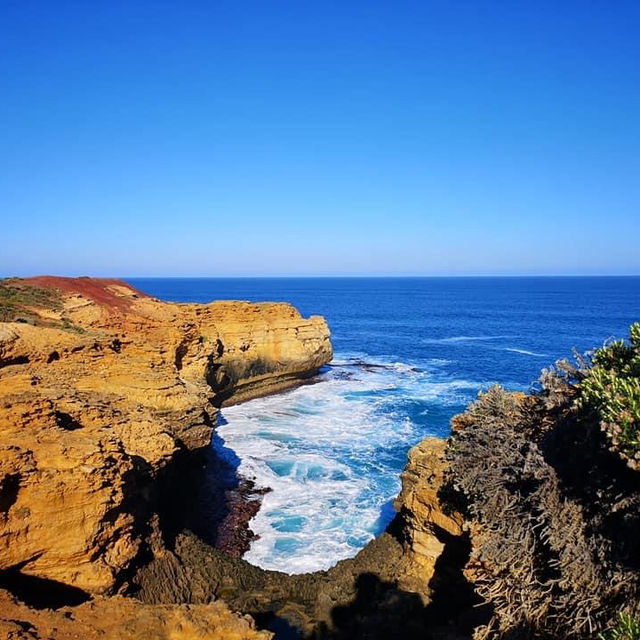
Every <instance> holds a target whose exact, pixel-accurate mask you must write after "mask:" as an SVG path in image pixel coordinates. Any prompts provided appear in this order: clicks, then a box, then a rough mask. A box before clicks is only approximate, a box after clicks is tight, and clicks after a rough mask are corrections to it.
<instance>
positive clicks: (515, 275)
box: [0, 273, 640, 280]
mask: <svg viewBox="0 0 640 640" xmlns="http://www.w3.org/2000/svg"><path fill="white" fill-rule="evenodd" d="M40 276H54V277H62V278H117V279H121V280H127V279H141V280H154V279H155V280H225V279H226V280H242V279H246V280H257V279H264V280H267V279H274V280H275V279H281V280H287V279H291V280H293V279H298V280H300V279H321V278H324V279H327V278H335V279H358V280H366V279H371V280H373V279H421V278H422V279H426V278H432V279H437V278H441V279H446V278H449V279H453V278H459V279H463V278H638V277H640V273H604V274H593V273H540V274H537V273H509V274H505V273H500V274H495V273H494V274H491V273H489V274H481V273H480V274H305V275H297V274H287V275H282V274H274V275H264V274H263V275H114V274H103V275H90V276H89V275H86V274H81V275H66V274H65V275H62V274H59V273H56V274H53V273H39V274H33V275H28V276H27V275H22V276H16V275H2V276H0V279H2V280H4V279H8V278H24V279H26V278H36V277H40Z"/></svg>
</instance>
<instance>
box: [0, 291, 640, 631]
mask: <svg viewBox="0 0 640 640" xmlns="http://www.w3.org/2000/svg"><path fill="white" fill-rule="evenodd" d="M0 318H1V319H2V322H0V632H4V633H5V634H6V636H7V637H8V638H32V639H33V638H42V639H44V638H56V639H59V640H63V639H67V638H79V637H82V638H87V639H89V640H91V639H92V638H97V637H106V638H125V639H126V638H136V637H140V636H142V635H146V636H149V637H154V638H172V639H176V640H180V639H186V638H211V639H212V640H214V639H218V638H258V637H265V638H267V637H271V634H270V633H269V630H271V631H275V632H277V633H278V635H279V636H280V637H282V638H303V637H304V638H313V639H315V640H321V639H329V638H331V639H334V640H338V639H339V640H347V639H352V638H367V639H369V640H373V639H377V638H380V639H383V638H384V639H385V640H386V639H388V638H402V639H406V638H421V639H422V640H429V639H433V640H438V639H440V640H444V639H447V640H454V639H455V640H462V639H463V638H466V639H470V638H476V639H477V640H479V639H481V638H502V637H504V638H511V639H513V640H516V639H518V638H522V639H525V638H560V637H562V638H575V639H580V640H587V639H591V638H593V637H594V636H595V635H596V634H597V633H598V632H599V631H601V630H606V629H607V628H612V627H613V625H614V624H615V621H616V616H617V614H618V613H620V612H622V614H623V615H627V616H638V615H639V614H640V598H639V597H638V594H639V593H640V578H639V576H640V554H639V551H638V549H639V547H638V544H637V536H638V531H640V524H639V522H640V516H639V515H638V514H639V513H640V509H639V506H640V489H639V486H640V485H639V483H638V475H637V474H638V469H637V460H638V459H640V453H638V450H640V445H639V444H638V442H639V439H638V437H637V435H638V433H640V404H639V402H638V399H639V398H640V383H639V382H638V380H639V379H640V375H639V372H640V368H638V367H639V366H640V364H639V363H640V326H638V327H636V328H634V329H633V330H632V339H631V343H630V344H629V345H626V344H625V343H622V342H618V343H613V344H612V345H611V346H609V347H607V348H606V349H603V350H599V351H598V352H596V356H595V357H594V361H593V363H594V364H595V366H593V364H592V363H590V362H586V361H583V360H579V362H578V366H570V365H569V364H567V363H564V364H562V363H560V364H559V365H558V366H557V367H556V368H555V369H552V370H550V371H547V372H545V373H544V375H543V377H542V379H541V388H540V390H539V391H538V392H537V393H533V394H530V395H524V394H521V393H508V392H505V391H503V390H501V389H499V388H494V389H491V390H490V391H489V392H487V393H485V394H483V395H481V396H480V397H479V399H478V401H477V402H475V403H473V404H472V405H471V406H470V407H469V408H468V410H467V411H466V412H465V413H464V414H462V415H460V416H458V417H456V418H455V419H454V420H453V423H452V426H453V435H452V437H451V438H449V439H448V440H446V441H443V440H438V439H433V438H427V439H425V440H424V441H423V442H421V443H420V444H419V445H418V446H416V447H415V448H414V449H412V450H411V451H410V452H409V455H408V460H407V465H406V468H405V471H404V473H403V475H402V491H401V493H400V495H399V496H398V498H397V499H396V501H395V508H396V511H397V515H396V517H395V519H394V520H393V522H392V523H391V524H390V525H389V527H388V528H387V531H385V532H384V533H383V534H382V535H380V536H379V537H378V538H376V539H375V540H373V541H372V542H371V543H370V544H368V545H367V546H366V547H365V548H364V549H363V550H362V551H361V552H360V553H358V554H357V555H356V556H355V557H354V558H351V559H348V560H343V561H341V562H339V563H337V564H336V566H335V567H333V568H331V569H330V570H328V571H320V572H316V573H311V574H305V575H294V576H290V575H287V574H283V573H279V572H274V571H264V570H262V569H260V568H258V567H255V566H252V565H250V564H248V563H247V562H245V561H244V560H242V559H241V558H238V557H233V555H230V554H229V553H225V552H224V551H221V550H220V548H216V546H218V545H216V543H217V542H218V540H217V539H216V535H215V532H216V530H217V529H219V528H220V526H221V523H222V522H226V524H227V530H226V531H225V533H224V536H225V545H223V547H224V548H227V544H226V542H228V533H229V531H231V530H234V529H235V528H238V526H239V527H240V528H242V524H243V515H242V507H241V509H240V511H241V512H240V514H238V513H232V514H231V517H228V518H227V519H226V520H224V518H222V519H221V517H220V514H221V513H222V515H223V516H224V514H225V513H226V512H227V511H228V505H227V504H226V503H225V491H224V486H223V487H222V489H223V490H220V486H219V485H218V484H216V482H217V477H216V472H217V471H218V470H219V469H218V467H219V465H220V464H221V461H219V460H216V459H215V457H212V456H213V453H212V448H211V447H210V443H211V439H212V434H213V432H214V429H215V424H216V417H217V410H218V407H219V406H221V405H222V404H224V403H233V402H238V401H242V400H245V399H248V398H251V397H254V396H257V395H263V394H265V393H272V392H275V391H278V390H280V389H284V388H287V387H290V386H292V385H295V384H300V383H303V382H305V381H310V380H309V379H310V377H311V376H313V374H314V373H315V372H316V371H317V370H318V368H319V367H321V366H322V365H323V364H324V363H326V362H327V361H328V360H329V359H330V358H331V345H330V341H329V332H328V329H327V326H326V323H325V322H324V320H322V319H321V318H317V317H312V318H310V319H303V318H301V317H300V315H299V314H298V313H297V312H296V311H295V309H293V308H292V307H290V306H289V305H286V304H259V305H255V304H249V303H246V302H218V303H211V304H207V305H177V304H167V303H163V302H160V301H158V300H154V299H152V298H149V297H148V296H145V295H144V294H142V293H141V292H139V291H136V290H135V289H133V288H132V287H130V286H129V285H127V284H125V283H123V282H120V281H115V280H91V279H77V280H75V279H61V278H36V279H30V280H10V281H3V282H0ZM585 390H586V391H588V393H585ZM612 434H613V435H612ZM240 503H242V501H241V500H240ZM227 515H228V514H227ZM218 533H219V532H218ZM231 533H232V534H233V531H231ZM231 547H233V545H231ZM234 612H235V613H234ZM237 612H241V613H237ZM247 614H250V616H252V617H253V619H252V618H251V617H249V616H248V615H247ZM254 619H255V624H254ZM625 620H627V621H630V622H629V625H630V624H632V623H633V624H635V622H633V620H632V618H631V617H627V618H625ZM256 626H257V627H259V628H260V629H262V630H257V629H256ZM612 633H613V632H612ZM603 637H607V638H608V637H611V638H613V637H621V636H620V635H617V636H616V635H615V633H614V635H611V636H603ZM630 637H632V636H630Z"/></svg>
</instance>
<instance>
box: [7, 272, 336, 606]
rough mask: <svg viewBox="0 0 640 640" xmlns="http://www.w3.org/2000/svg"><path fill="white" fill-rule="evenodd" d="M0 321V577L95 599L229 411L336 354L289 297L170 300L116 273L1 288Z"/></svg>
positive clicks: (141, 545)
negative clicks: (169, 486)
mask: <svg viewBox="0 0 640 640" xmlns="http://www.w3.org/2000/svg"><path fill="white" fill-rule="evenodd" d="M0 317H1V318H2V319H3V320H4V322H2V323H0V570H5V571H14V572H18V573H19V574H20V575H26V576H32V577H35V578H38V579H41V580H47V581H54V582H56V583H62V584H65V585H71V586H73V587H74V588H78V589H82V590H83V591H84V592H86V593H88V594H104V593H112V592H114V591H116V590H117V589H118V588H119V585H120V584H121V583H122V581H123V579H124V577H125V574H126V572H127V570H128V568H129V567H130V566H131V564H132V562H133V561H134V560H135V559H136V558H138V557H140V554H141V553H143V552H144V550H145V539H146V538H147V537H148V534H149V532H150V527H151V525H150V522H151V516H152V515H153V514H154V512H155V511H156V509H157V501H158V499H159V495H158V493H159V492H161V490H162V487H163V486H166V482H167V481H169V479H170V478H171V477H172V476H171V473H172V471H171V470H172V467H174V466H175V465H176V462H177V461H178V460H179V459H180V456H181V454H184V453H185V452H190V451H195V450H198V449H199V448H206V447H208V445H209V444H210V442H211V437H212V431H213V429H214V425H215V422H216V414H217V408H218V407H219V406H220V405H221V404H223V403H225V402H227V403H228V402H235V401H239V400H245V399H248V398H251V397H255V396H257V395H263V394H264V393H271V392H274V391H277V390H280V389H283V388H287V387H290V386H292V385H295V384H299V383H300V382H301V381H303V380H305V379H306V378H308V377H309V376H312V375H313V374H314V373H315V372H316V371H317V370H318V369H319V368H320V367H321V366H322V365H323V364H325V363H326V362H328V361H329V360H330V359H331V355H332V352H331V343H330V340H329V330H328V327H327V325H326V322H325V321H324V319H322V318H320V317H311V318H309V319H304V318H302V317H301V316H300V314H299V313H298V312H297V311H296V310H295V309H294V308H293V307H291V306H290V305H288V304H275V303H264V304H250V303H248V302H213V303H211V304H201V305H200V304H170V303H165V302H161V301H159V300H156V299H153V298H151V297H148V296H146V295H145V294H143V293H141V292H140V291H137V290H135V289H134V288H133V287H131V286H129V285H128V284H126V283H124V282H122V281H118V280H94V279H85V278H79V279H71V278H54V277H39V278H32V279H24V280H22V279H11V280H5V281H2V282H1V283H0ZM163 478H164V483H165V484H163Z"/></svg>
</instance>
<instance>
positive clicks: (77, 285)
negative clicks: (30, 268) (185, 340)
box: [22, 276, 148, 311]
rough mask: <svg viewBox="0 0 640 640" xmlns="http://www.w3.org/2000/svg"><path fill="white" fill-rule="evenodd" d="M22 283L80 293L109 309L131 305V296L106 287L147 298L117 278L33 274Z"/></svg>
mask: <svg viewBox="0 0 640 640" xmlns="http://www.w3.org/2000/svg"><path fill="white" fill-rule="evenodd" d="M22 282H23V283H24V284H31V285H33V286H36V287H41V288H43V289H57V290H58V291H62V292H64V293H70V294H76V295H81V296H82V297H84V298H88V299H89V300H93V301H94V302H95V303H96V304H98V305H100V306H102V307H108V308H111V309H120V310H122V311H126V310H127V309H128V308H129V306H130V305H131V298H128V297H122V296H121V295H117V294H114V293H113V292H111V291H109V289H108V287H113V286H117V287H124V288H126V289H129V290H130V291H131V293H132V294H135V295H136V296H137V297H140V298H147V297H148V296H147V294H146V293H142V291H139V290H138V289H136V288H135V287H132V286H131V285H130V284H128V283H127V282H124V280H119V279H117V278H65V277H62V276H35V277H33V278H24V279H23V280H22Z"/></svg>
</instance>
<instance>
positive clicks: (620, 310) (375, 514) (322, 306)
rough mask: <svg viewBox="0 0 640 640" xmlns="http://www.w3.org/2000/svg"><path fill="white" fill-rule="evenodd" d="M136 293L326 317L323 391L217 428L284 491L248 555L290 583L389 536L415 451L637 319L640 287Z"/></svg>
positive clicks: (508, 282)
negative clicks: (493, 395)
mask: <svg viewBox="0 0 640 640" xmlns="http://www.w3.org/2000/svg"><path fill="white" fill-rule="evenodd" d="M127 280H128V281H129V282H131V283H132V284H133V285H134V286H136V287H138V288H140V289H141V290H143V291H145V292H147V293H149V294H151V295H153V296H156V297H158V298H162V299H165V300H171V301H176V302H208V301H210V300H216V299H232V300H250V301H267V300H268V301H286V302H291V303H292V304H293V305H295V306H296V307H297V308H298V309H299V311H300V312H301V313H302V314H303V315H304V316H308V315H311V314H321V315H323V316H324V317H325V318H326V319H327V321H328V323H329V326H330V328H331V334H332V342H333V346H334V351H335V356H334V360H333V362H332V363H331V365H330V366H328V367H326V370H324V371H323V372H322V374H321V375H320V377H319V380H320V381H319V382H318V383H317V384H314V385H309V386H304V387H300V388H298V389H296V390H293V391H290V392H287V393H284V394H280V395H277V396H271V397H268V398H263V399H258V400H253V401H250V402H247V403H245V404H242V405H238V406H234V407H229V408H227V409H223V411H222V418H223V419H222V420H221V423H220V425H219V427H218V434H219V435H220V437H221V439H222V442H223V444H224V447H226V448H229V449H231V450H233V451H234V452H235V454H236V455H237V456H238V457H239V458H240V459H241V464H240V468H239V471H240V473H242V474H243V475H245V476H246V477H251V478H253V479H254V480H255V481H256V483H257V484H258V485H259V486H265V487H270V488H271V489H272V491H271V492H269V493H267V494H266V495H265V496H264V499H263V503H262V507H261V509H260V511H259V512H258V515H257V516H256V517H255V518H254V519H253V520H252V522H251V528H252V529H253V531H254V532H255V533H257V534H258V535H259V536H260V537H259V539H258V540H256V541H255V542H254V543H253V544H252V546H251V549H250V550H249V552H248V553H247V554H246V555H245V558H246V559H247V560H249V561H251V562H253V563H254V564H257V565H259V566H262V567H265V568H269V569H279V570H283V571H287V572H290V573H298V572H303V571H310V570H315V569H322V568H328V567H330V566H331V565H333V564H335V563H336V562H337V561H338V560H340V559H342V558H345V557H349V556H352V555H354V554H355V553H357V551H358V550H359V549H361V548H362V547H363V546H364V545H365V544H366V542H367V541H368V540H370V539H371V538H372V537H373V536H375V535H376V534H378V533H379V532H380V531H381V530H382V529H383V528H384V527H385V526H386V524H387V523H388V522H389V520H390V518H391V517H392V515H393V510H392V507H391V500H392V498H393V497H394V496H395V495H396V494H397V492H398V490H399V488H400V472H401V471H402V468H403V466H404V464H405V460H406V454H407V451H408V449H409V448H410V447H411V446H413V445H414V444H416V443H417V442H419V441H420V440H421V439H422V438H423V437H424V436H425V435H435V436H446V435H447V434H448V432H449V420H450V418H451V416H453V415H454V414H456V413H458V412H460V411H462V410H463V409H464V407H465V405H466V404H467V403H468V402H469V401H471V400H473V399H474V398H475V397H476V395H477V393H478V391H479V390H481V389H485V388H487V387H488V386H489V385H491V384H494V383H499V384H501V385H503V386H505V387H507V388H510V389H520V390H528V389H530V388H531V385H532V384H534V383H535V381H536V380H537V378H538V376H539V374H540V369H541V368H543V367H548V366H549V365H551V364H552V363H553V362H554V361H555V360H557V359H558V358H562V357H566V356H570V355H571V352H572V349H573V348H577V349H578V350H579V351H581V352H584V351H586V350H588V349H591V348H593V347H595V346H599V345H601V344H602V343H603V342H604V341H605V340H607V339H610V338H612V337H625V336H626V335H627V331H628V327H629V325H630V324H631V323H632V322H634V321H637V320H640V277H544V278H542V277H540V278H538V277H521V278H520V277H518V278H516V277H514V278H238V279H235V278H225V279H209V278H206V279H202V278H199V279H191V278H189V279H187V278H166V279H143V278H128V279H127Z"/></svg>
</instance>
